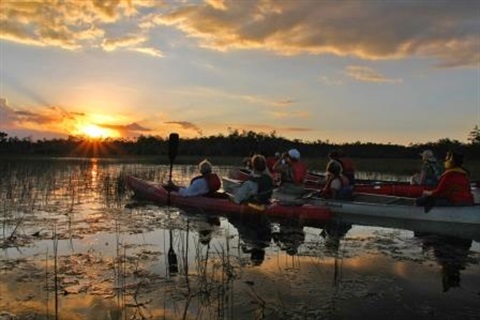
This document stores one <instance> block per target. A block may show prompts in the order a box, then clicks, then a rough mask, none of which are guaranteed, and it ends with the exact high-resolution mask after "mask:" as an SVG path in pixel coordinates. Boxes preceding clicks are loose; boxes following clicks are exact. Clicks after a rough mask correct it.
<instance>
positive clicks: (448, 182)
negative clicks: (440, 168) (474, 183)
mask: <svg viewBox="0 0 480 320" xmlns="http://www.w3.org/2000/svg"><path fill="white" fill-rule="evenodd" d="M432 195H433V196H434V197H437V198H445V199H447V200H448V201H450V202H451V203H453V204H473V203H474V198H473V194H472V190H471V188H470V181H469V179H468V173H467V172H466V171H465V170H464V169H463V168H453V169H449V170H446V171H445V172H444V173H443V174H442V176H441V177H440V181H439V182H438V186H437V188H435V189H434V190H432Z"/></svg>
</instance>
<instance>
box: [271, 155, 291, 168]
mask: <svg viewBox="0 0 480 320" xmlns="http://www.w3.org/2000/svg"><path fill="white" fill-rule="evenodd" d="M287 160H288V157H287V156H286V155H285V154H283V155H282V156H281V157H280V159H278V160H277V162H275V164H274V165H273V171H274V172H284V171H285V170H287V169H288V163H287Z"/></svg>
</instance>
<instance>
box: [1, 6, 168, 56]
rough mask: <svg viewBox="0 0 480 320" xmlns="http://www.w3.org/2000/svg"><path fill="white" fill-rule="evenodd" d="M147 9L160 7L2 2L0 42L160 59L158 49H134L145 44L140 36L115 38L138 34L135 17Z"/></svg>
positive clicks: (144, 39)
mask: <svg viewBox="0 0 480 320" xmlns="http://www.w3.org/2000/svg"><path fill="white" fill-rule="evenodd" d="M148 7H152V8H154V7H157V8H158V7H161V3H160V2H158V1H157V2H155V1H148V0H146V1H144V0H112V1H98V0H82V1H75V0H65V1H56V2H53V3H52V1H49V0H43V1H42V0H38V1H2V2H0V9H1V10H0V12H1V14H0V39H2V40H8V41H14V42H18V43H22V44H26V45H36V46H53V47H60V48H62V49H66V50H79V49H83V48H97V47H100V48H103V49H104V50H106V51H114V50H117V49H124V48H130V49H131V48H136V49H138V50H136V51H138V52H141V53H146V54H150V55H153V56H156V57H161V55H160V54H159V51H157V52H155V50H157V49H151V48H148V49H147V48H145V47H138V48H137V45H138V44H141V43H143V42H145V41H147V38H146V37H145V36H143V35H141V34H140V35H136V36H132V35H130V36H125V37H118V36H117V37H116V36H115V32H121V34H138V33H139V32H140V33H141V32H142V30H141V29H140V28H139V27H138V26H137V25H136V23H135V19H136V18H135V17H136V16H139V13H140V12H139V10H141V9H143V8H148ZM132 20H133V21H132ZM119 29H120V30H119ZM125 29H126V32H125ZM152 53H154V54H152Z"/></svg>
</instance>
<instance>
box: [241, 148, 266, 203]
mask: <svg viewBox="0 0 480 320" xmlns="http://www.w3.org/2000/svg"><path fill="white" fill-rule="evenodd" d="M251 163H252V168H253V172H252V176H251V177H250V178H248V179H247V180H245V181H244V182H243V183H242V185H241V186H240V188H239V189H238V190H237V191H236V192H235V194H234V195H233V197H232V200H233V201H234V202H235V203H244V202H249V203H256V204H268V203H269V202H270V198H271V197H272V192H273V179H272V177H271V176H270V174H268V173H267V172H268V171H267V170H265V169H266V168H267V165H266V160H265V157H264V156H262V155H255V156H253V157H252V160H251Z"/></svg>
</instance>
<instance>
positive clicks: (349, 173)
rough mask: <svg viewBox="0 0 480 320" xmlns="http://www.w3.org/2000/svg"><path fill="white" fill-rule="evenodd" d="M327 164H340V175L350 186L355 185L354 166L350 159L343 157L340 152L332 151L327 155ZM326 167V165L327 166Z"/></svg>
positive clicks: (342, 153) (343, 154)
mask: <svg viewBox="0 0 480 320" xmlns="http://www.w3.org/2000/svg"><path fill="white" fill-rule="evenodd" d="M328 158H329V159H330V161H329V163H330V162H332V161H336V162H338V163H339V164H340V167H341V171H342V175H343V176H345V177H346V178H347V179H348V182H349V184H350V185H351V186H353V185H355V164H354V162H353V160H352V159H350V158H349V157H347V156H345V153H344V152H343V151H342V150H333V151H331V152H329V153H328ZM327 167H328V164H327Z"/></svg>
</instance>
